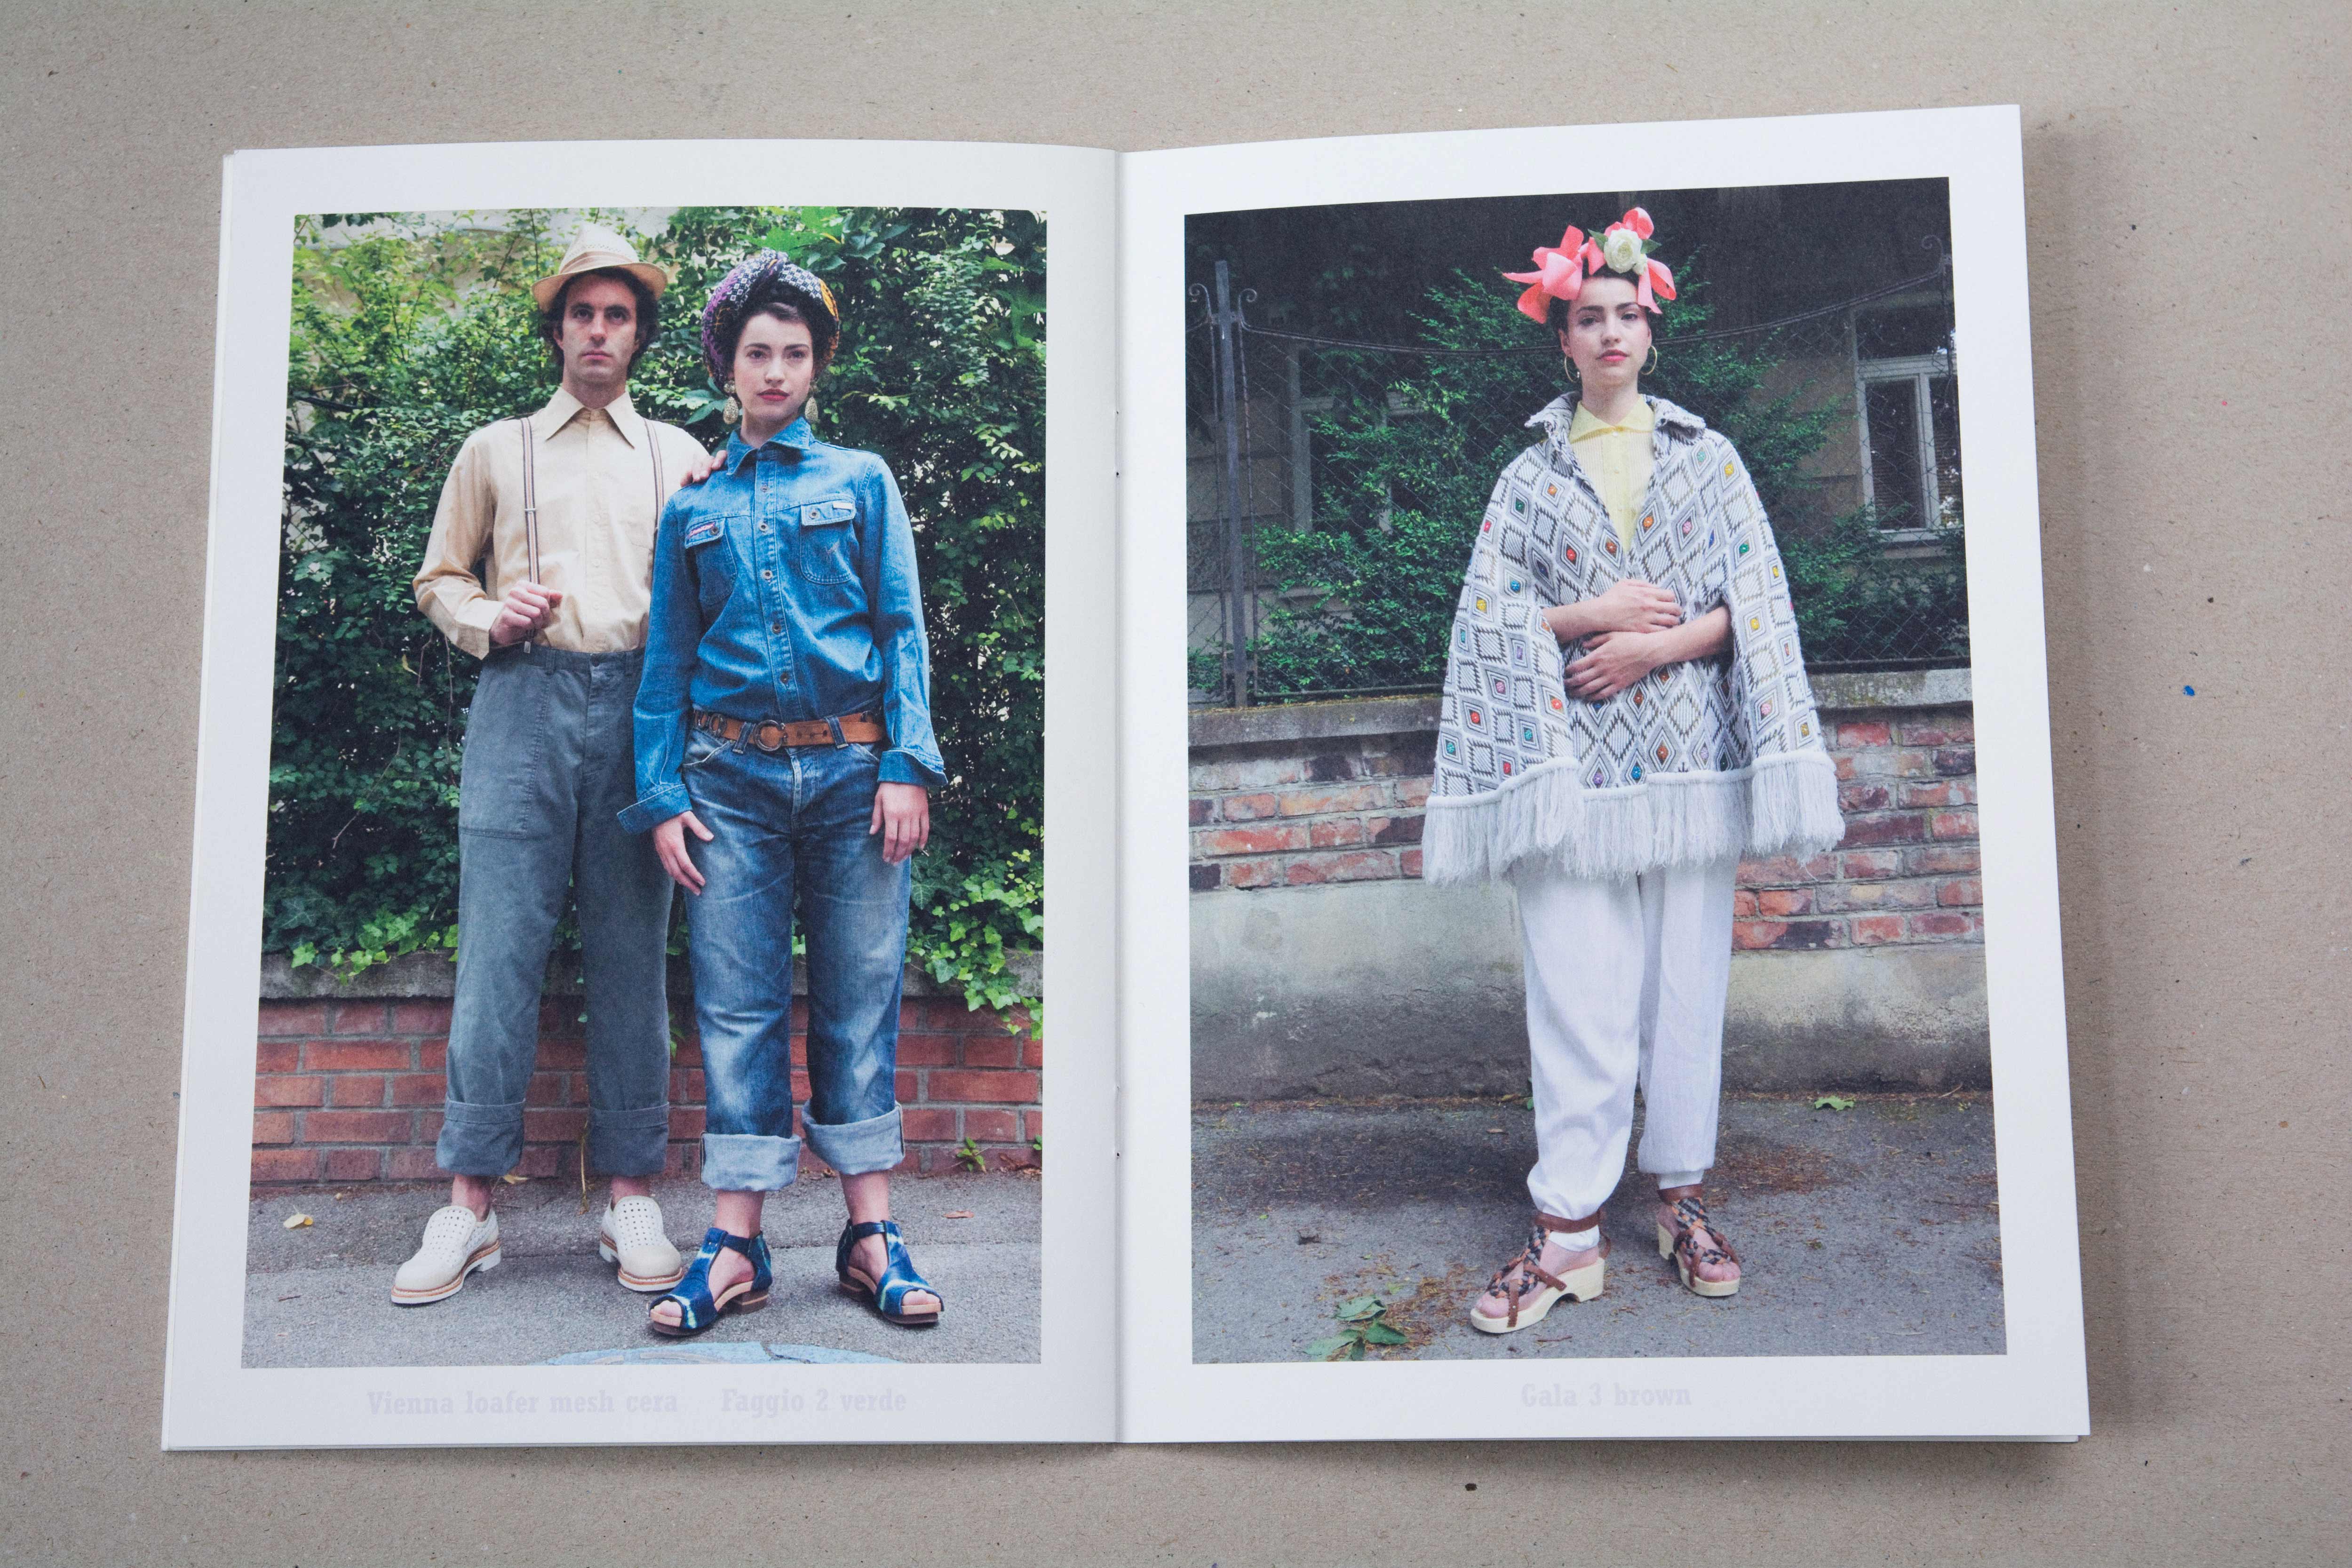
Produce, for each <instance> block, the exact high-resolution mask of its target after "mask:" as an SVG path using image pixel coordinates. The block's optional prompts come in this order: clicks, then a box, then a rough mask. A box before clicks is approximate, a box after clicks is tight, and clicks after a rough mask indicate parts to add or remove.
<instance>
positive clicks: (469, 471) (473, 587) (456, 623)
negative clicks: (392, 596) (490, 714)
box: [412, 432, 499, 658]
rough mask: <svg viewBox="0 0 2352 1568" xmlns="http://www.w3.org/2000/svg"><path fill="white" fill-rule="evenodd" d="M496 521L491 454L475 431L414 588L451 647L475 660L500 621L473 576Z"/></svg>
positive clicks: (461, 451)
mask: <svg viewBox="0 0 2352 1568" xmlns="http://www.w3.org/2000/svg"><path fill="white" fill-rule="evenodd" d="M497 517H498V493H497V489H496V488H495V486H494V485H493V484H492V482H491V476H490V468H489V454H488V453H487V452H486V451H484V450H483V447H482V438H481V436H480V434H479V433H478V432H477V433H476V434H475V435H472V436H469V437H467V439H466V443H465V445H464V446H462V447H458V448H457V461H455V462H454V463H452V464H450V465H449V477H448V479H446V480H445V481H443V483H442V486H441V502H440V505H439V506H438V507H437V508H436V509H435V510H434V513H433V531H432V533H431V535H430V536H429V537H427V539H426V540H425V561H424V563H423V564H422V565H420V566H419V567H418V568H417V571H416V579H415V583H414V584H412V587H413V589H414V591H415V595H416V607H417V608H418V609H421V610H423V611H424V612H425V615H426V616H428V617H430V618H431V620H432V622H433V624H434V625H435V626H437V627H439V628H440V630H441V635H442V636H443V637H447V638H448V639H449V641H450V642H451V644H453V645H454V646H455V647H457V648H458V649H460V650H461V651H463V652H466V653H469V654H472V655H473V656H474V657H475V658H488V657H489V653H490V627H491V626H494V625H495V624H497V621H498V618H499V602H498V601H497V600H496V599H494V598H492V597H490V595H488V593H487V592H486V591H485V590H484V588H483V585H482V581H481V579H480V578H479V577H478V576H476V575H475V574H474V565H475V563H477V562H478V561H479V560H480V559H481V558H482V555H483V552H484V549H485V547H486V546H487V545H488V542H489V540H490V530H491V526H492V524H493V523H494V522H495V521H496V520H497Z"/></svg>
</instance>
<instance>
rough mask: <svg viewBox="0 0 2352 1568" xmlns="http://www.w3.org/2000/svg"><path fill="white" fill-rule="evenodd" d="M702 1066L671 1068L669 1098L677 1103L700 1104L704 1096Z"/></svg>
mask: <svg viewBox="0 0 2352 1568" xmlns="http://www.w3.org/2000/svg"><path fill="white" fill-rule="evenodd" d="M704 1092H705V1091H704V1089H703V1082H702V1069H701V1068H670V1069H669V1098H670V1101H671V1103H673V1104H677V1105H699V1104H701V1103H702V1100H703V1096H704Z"/></svg>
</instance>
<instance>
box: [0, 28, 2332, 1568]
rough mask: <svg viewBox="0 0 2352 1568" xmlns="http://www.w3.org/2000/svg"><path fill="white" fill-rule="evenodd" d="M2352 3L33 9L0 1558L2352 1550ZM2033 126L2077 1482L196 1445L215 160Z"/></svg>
mask: <svg viewBox="0 0 2352 1568" xmlns="http://www.w3.org/2000/svg"><path fill="white" fill-rule="evenodd" d="M2332 9H2333V8H2331V7H2326V6H2321V5H2301V6H2295V5H2208V6H2195V5H2114V4H2101V5H2048V4H2008V3H2004V4H1998V5H1952V4H1949V3H1948V0H1885V3H1879V4H1862V3H1860V0H1854V3H1850V4H1812V5H1765V4H1761V3H1759V0H1734V3H1713V4H1684V3H1669V0H1652V3H1649V4H1643V5H1620V6H1617V7H1614V8H1612V9H1611V10H1609V11H1607V12H1606V13H1602V12H1599V11H1596V10H1593V9H1591V8H1586V7H1566V6H1554V5H1541V4H1536V3H1528V0H1522V3H1518V4H1480V3H1455V4H1446V5H1438V4H1418V5H1387V4H1380V3H1377V0H1357V3H1355V4H1352V5H1348V4H1322V5H1295V6H1293V5H1271V6H1265V7H1261V6H1254V5H1162V4H1119V5H1114V4H1094V5H1081V4H1061V3H1055V4H1047V3H1043V0H1037V3H1027V4H1023V3H1010V0H1008V3H1005V4H997V5H982V4H957V5H929V6H917V5H876V4H873V3H871V0H834V3H833V4H831V5H823V6H817V5H802V4H797V3H792V0H771V3H767V4H761V5H746V6H742V7H740V8H732V9H730V8H728V7H722V6H717V5H706V4H697V3H691V0H684V3H676V4H668V5H645V4H624V3H611V4H604V5H580V4H543V5H536V6H530V7H525V6H522V5H514V4H507V3H499V0H489V3H486V4H478V5H446V4H445V5H426V4H417V3H414V0H380V3H376V4H370V5H360V4H335V3H332V0H313V3H309V4H290V3H286V0H252V3H249V4H228V3H225V0H186V3H184V4H178V5H170V6H164V5H130V4H121V3H114V4H87V3H84V4H64V3H58V4H51V5H26V4H24V3H23V0H11V3H10V4H8V5H6V6H5V10H0V37H5V40H6V41H5V51H0V83H5V86H0V130H4V131H5V153H6V155H5V158H0V224H5V249H4V250H0V253H4V254H5V258H6V264H7V274H8V276H9V277H10V278H11V279H13V280H14V282H15V287H16V299H15V300H13V301H12V302H11V303H10V304H9V306H8V307H7V308H6V310H5V313H0V321H5V328H0V355H5V375H0V396H5V400H6V407H7V417H6V418H5V420H0V444H5V454H6V464H5V471H6V472H7V473H9V474H10V475H11V476H12V482H11V483H10V485H9V486H8V491H7V498H6V500H5V503H0V527H5V542H0V547H5V552H6V555H5V559H6V560H7V563H8V565H7V568H6V570H5V573H0V626H5V628H6V636H5V654H0V660H5V663H4V664H0V702H5V713H6V720H5V734H6V736H7V743H6V745H5V747H0V771H4V772H5V779H6V785H5V799H6V801H7V809H8V819H9V822H10V825H11V831H10V832H9V833H8V834H7V836H6V843H5V848H0V887H5V889H7V894H8V896H7V898H6V899H5V903H4V904H0V932H5V945H0V953H5V983H4V984H5V991H0V999H5V1016H0V1039H5V1050H0V1086H5V1090H0V1104H5V1111H0V1117H5V1142H0V1149H5V1169H6V1185H5V1190H0V1225H5V1257H7V1258H10V1259H11V1260H12V1261H11V1264H10V1279H9V1287H10V1289H8V1291H7V1293H6V1295H7V1300H8V1302H9V1311H8V1313H7V1316H6V1321H5V1327H0V1366H5V1373H0V1417H4V1418H0V1449H5V1458H0V1495H5V1504H0V1560H5V1561H9V1562H43V1563H306V1564H307V1563H328V1562H333V1563H426V1562H439V1563H452V1562H462V1563H565V1564H576V1563H603V1562H613V1561H618V1560H621V1559H622V1558H623V1557H624V1556H627V1555H635V1552H633V1551H632V1547H633V1546H636V1547H638V1548H639V1549H640V1550H643V1551H644V1552H645V1555H644V1558H643V1560H645V1561H660V1562H698V1561H708V1562H712V1563H722V1562H723V1563H737V1562H752V1561H758V1562H795V1563H797V1562H811V1563H814V1562H820V1561H822V1562H826V1563H940V1564H954V1565H959V1568H962V1565H970V1564H978V1563H1062V1562H1105V1563H1129V1562H1133V1563H1147V1562H1148V1563H1158V1562H1168V1563H1224V1564H1228V1565H1231V1564H1235V1563H1297V1562H1342V1563H1358V1562H1360V1563H1407V1562H1410V1563H1575V1562H1585V1561H1601V1560H1610V1561H1635V1562H1661V1563H1664V1562H1684V1561H1687V1562H1691V1563H1731V1562H1738V1563H1749V1564H1759V1563H1806V1564H1822V1563H1886V1562H1898V1563H1953V1562H1967V1563H1977V1562H1990V1563H2069V1564H2088V1563H2129V1562H2138V1561H2148V1560H2153V1559H2156V1558H2158V1557H2159V1556H2160V1557H2161V1558H2162V1559H2164V1560H2166V1561H2170V1562H2177V1563H2190V1562H2237V1563H2317V1562H2323V1561H2326V1562H2343V1561H2345V1560H2346V1558H2347V1552H2352V1545H2347V1542H2346V1541H2345V1540H2344V1538H2343V1532H2344V1531H2346V1529H2347V1504H2346V1498H2347V1495H2352V1488H2347V1485H2346V1477H2347V1471H2348V1470H2352V1466H2347V1460H2352V1443H2347V1433H2352V1405H2347V1403H2346V1400H2347V1378H2346V1374H2345V1373H2344V1371H2343V1366H2344V1362H2343V1360H2342V1354H2343V1346H2344V1343H2345V1340H2346V1333H2345V1330H2346V1326H2347V1322H2346V1320H2347V1301H2352V1294H2347V1290H2346V1286H2347V1268H2346V1260H2347V1247H2346V1242H2345V1237H2346V1234H2347V1222H2346V1220H2345V1217H2344V1215H2343V1214H2342V1212H2341V1209H2340V1207H2339V1205H2338V1203H2337V1200H2339V1199H2340V1198H2341V1196H2342V1194H2343V1193H2344V1190H2345V1175H2346V1159H2345V1152H2346V1149H2347V1096H2346V1092H2345V1088H2344V1072H2345V1069H2346V1065H2347V1064H2346V1058H2347V1035H2352V1030H2347V1021H2346V1020H2347V1013H2352V1005H2347V1004H2352V996H2347V990H2352V987H2347V970H2352V963H2347V952H2352V925H2348V924H2347V913H2352V911H2347V898H2346V894H2345V890H2344V889H2345V884H2346V879H2347V872H2352V854H2347V841H2348V840H2352V835H2347V830H2346V827H2345V822H2344V817H2343V816H2342V812H2343V808H2344V805H2345V804H2346V795H2347V792H2346V786H2345V780H2346V778H2347V774H2352V741H2348V740H2347V734H2352V731H2347V722H2352V713H2347V705H2352V704H2347V690H2352V679H2347V678H2352V655H2347V638H2346V637H2345V634H2344V629H2343V628H2344V616H2345V606H2346V605H2347V601H2352V571H2347V560H2352V549H2347V543H2352V532H2348V531H2347V510H2352V501H2347V499H2346V497H2347V475H2352V442H2347V434H2352V432H2347V420H2346V418H2345V415H2344V412H2343V410H2344V407H2345V402H2346V398H2347V395H2352V378H2347V370H2346V364H2347V347H2352V344H2347V335H2352V334H2347V321H2352V315H2347V310H2346V307H2345V300H2346V299H2347V292H2352V290H2347V256H2352V227H2348V226H2347V190H2352V159H2347V151H2346V149H2347V146H2352V135H2348V134H2347V129H2348V128H2347V123H2346V119H2347V114H2346V107H2345V105H2346V101H2347V91H2346V89H2347V80H2352V72H2347V29H2346V27H2345V26H2344V24H2343V22H2342V20H2341V17H2340V16H2336V19H2334V20H2330V19H2329V14H2330V12H2331V11H2332ZM1604 16H1605V19H1606V26H1607V30H1606V35H1605V47H1603V48H1601V50H1599V51H1597V52H1592V51H1583V50H1580V48H1579V47H1578V37H1579V34H1580V30H1582V29H1587V28H1592V27H1594V26H1595V24H1596V18H1601V17H1604ZM1596 36H1600V35H1598V34H1596ZM1992 102H2016V103H2019V104H2021V105H2022V106H2023V110H2024V126H2025V181H2026V204H2027V209H2028V221H2029V224H2030V227H2031V237H2032V287H2033V322H2032V329H2033V348H2034V363H2035V368H2036V372H2037V381H2036V384H2035V387H2034V395H2035V401H2036V405H2037V406H2038V408H2039V409H2040V410H2041V416H2042V426H2041V432H2042V434H2041V447H2040V458H2041V474H2042V526H2043V531H2044V547H2043V559H2044V563H2045V568H2046V571H2047V573H2048V625H2049V636H2050V679H2051V697H2052V710H2053V719H2052V722H2053V730H2054V735H2053V740H2054V742H2055V748H2056V770H2057V776H2056V785H2057V799H2058V808H2059V820H2058V842H2059V850H2060V858H2061V867H2062V892H2063V900H2064V910H2065V922H2064V934H2065V943H2066V980H2067V995H2068V998H2069V1001H2070V1005H2071V1008H2072V1016H2071V1017H2070V1020H2069V1024H2070V1028H2071V1031H2072V1037H2073V1069H2074V1131H2075V1137H2076V1141H2077V1147H2078V1153H2079V1181H2080V1185H2081V1194H2082V1204H2083V1221H2084V1226H2083V1235H2084V1283H2085V1289H2086V1295H2087V1300H2088V1331H2089V1343H2090V1375H2091V1408H2092V1421H2093V1425H2094V1427H2095V1434H2094V1436H2092V1437H2091V1438H2090V1439H2089V1440H2087V1441H2085V1442H2084V1443H2081V1444H2078V1445H2074V1446H1979V1445H1932V1444H1921V1445H1884V1446H1869V1447H1857V1446H1842V1445H1840V1446H1832V1445H1783V1444H1768V1443H1757V1444H1745V1445H1733V1444H1721V1445H1686V1446H1650V1445H1640V1444H1621V1445H1590V1446H1571V1445H1564V1444H1552V1445H1531V1446H1525V1447H1491V1448H1481V1447H1476V1446H1473V1445H1469V1444H1452V1445H1443V1444H1429V1445H1403V1444H1364V1445H1345V1444H1340V1445H1325V1446H1306V1447H1218V1448H1208V1447H1201V1448H1148V1447H1128V1448H1107V1447H1090V1448H1068V1447H1060V1448H1017V1449H1002V1450H1000V1449H989V1448H981V1447H960V1448H944V1447H943V1448H929V1449H921V1448H918V1449H895V1450H882V1451H873V1450H869V1451H855V1450H845V1449H844V1450H799V1451H787V1450H758V1449H740V1450H705V1451H693V1452H676V1451H578V1452H561V1451H522V1452H489V1453H469V1452H410V1453H320V1454H277V1455H268V1454H248V1455H243V1456H232V1455H226V1454H223V1455H192V1454H184V1455H175V1456H165V1455H163V1454H162V1453H161V1452H159V1451H158V1448H157V1438H156V1434H157V1420H158V1407H159V1399H160V1389H161V1367H162V1361H163V1305H164V1290H165V1279H164V1266H165V1259H166V1255H167V1248H168V1245H169V1237H170V1226H171V1202H172V1194H171V1172H172V1161H173V1137H174V1121H173V1100H172V1090H173V1087H174V1085H175V1083H176V1079H177V1074H178V1071H179V1028H180V1019H179V1009H180V998H181V985H182V979H183V976H182V952H183V950H184V940H185V934H186V933H185V930H184V922H185V918H186V916H185V911H186V909H187V886H188V883H187V872H188V854H189V831H190V823H191V820H192V813H193V807H194V802H193V796H192V789H191V779H192V775H193V763H194V741H195V692H196V664H197V653H198V636H199V628H200V626H201V618H202V617H201V612H202V593H203V584H202V572H203V564H204V552H205V494H206V466H205V465H206V451H207V444H208V440H209V434H210V429H211V417H212V410H211V387H212V347H213V321H214V285H215V262H216V256H217V243H218V230H217V215H218V201H219V192H220V158H221V155H222V154H223V153H226V152H228V151H230V150H232V149H234V148H238V147H267V146H314V145H324V144H333V143H349V142H402V141H411V140H446V141H493V140H499V139H507V138H517V139H520V138H562V137H595V138H604V137H684V136H751V135H791V134H796V133H798V134H814V135H840V136H857V137H940V138H959V139H974V140H990V141H1025V142H1079V143H1087V144H1091V145H1097V146H1108V147H1115V148H1121V149H1140V148H1150V147H1161V146H1179V145H1187V144H1193V143H1202V142H1226V141H1244V140H1255V139H1260V138H1274V137H1289V136H1308V135H1333V134H1347V133H1353V132H1381V131H1425V130H1451V129H1456V128H1464V127H1478V126H1500V125H1518V124H1543V123H1557V122H1562V121H1577V122H1583V121H1633V120H1652V119H1659V120H1663V119H1680V118H1707V117H1720V116H1733V115H1750V114H1784V113H1795V112H1806V111H1819V110H1868V109H1895V108H1912V107H1920V106H1927V105H1940V104H1969V103H1992ZM2191 649H2193V650H2194V653H2195V656H2196V657H2195V659H2194V662H2193V664H2191V663H2189V661H2187V660H2186V659H2185V658H2184V657H2183V655H2184V652H2185V651H2186V650H2191ZM2184 668H2188V669H2193V671H2194V674H2193V676H2192V677H2189V679H2195V681H2196V683H2197V686H2198V690H2199V693H2200V695H2199V696H2198V697H2197V698H2196V699H2195V700H2185V699H2184V698H2183V697H2182V695H2181V692H2180V686H2181V683H2182V679H2184V678H2183V676H2182V675H2181V674H2180V673H2179V671H2180V670H2182V669H2184ZM2283 1123H2291V1125H2282V1124H2283ZM1474 1485H1475V1489H1473V1487H1474ZM1570 1509H1572V1510H1573V1511H1574V1512H1575V1513H1576V1514H1577V1515H1580V1516H1581V1518H1582V1519H1583V1520H1584V1521H1586V1522H1585V1523H1584V1524H1583V1525H1581V1526H1580V1527H1578V1528H1570V1527H1569V1526H1567V1525H1564V1524H1562V1523H1560V1522H1559V1518H1560V1516H1561V1513H1562V1512H1563V1511H1564V1510H1570ZM1675 1520H1680V1521H1686V1522H1687V1523H1688V1524H1689V1525H1692V1526H1696V1524H1698V1523H1699V1522H1700V1521H1709V1522H1711V1524H1712V1526H1713V1528H1712V1529H1711V1530H1708V1531H1706V1532H1704V1533H1702V1532H1700V1531H1697V1530H1696V1529H1684V1530H1676V1529H1674V1528H1672V1527H1671V1523H1670V1521H1675ZM703 1531H715V1536H714V1540H713V1544H712V1546H711V1549H710V1550H709V1552H708V1553H707V1554H702V1553H697V1552H693V1551H692V1550H691V1537H692V1536H693V1535H694V1534H696V1533H698V1532H703Z"/></svg>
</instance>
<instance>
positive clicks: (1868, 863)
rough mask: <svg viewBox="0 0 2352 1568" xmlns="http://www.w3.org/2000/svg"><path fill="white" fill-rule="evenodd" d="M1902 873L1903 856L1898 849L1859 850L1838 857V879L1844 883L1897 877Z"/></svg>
mask: <svg viewBox="0 0 2352 1568" xmlns="http://www.w3.org/2000/svg"><path fill="white" fill-rule="evenodd" d="M1902 873H1903V854H1902V851H1900V850H1897V849H1857V850H1855V851H1854V852H1853V853H1852V854H1850V855H1841V856H1839V857H1838V877H1839V879H1841V880H1843V881H1849V882H1851V881H1856V880H1860V879H1865V878H1871V877H1897V876H1900V875H1902Z"/></svg>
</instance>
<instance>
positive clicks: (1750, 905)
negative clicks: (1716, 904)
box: [1731, 888, 1756, 920]
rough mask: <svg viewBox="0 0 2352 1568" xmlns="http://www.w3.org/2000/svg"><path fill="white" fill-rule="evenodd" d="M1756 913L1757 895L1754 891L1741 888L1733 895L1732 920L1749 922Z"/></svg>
mask: <svg viewBox="0 0 2352 1568" xmlns="http://www.w3.org/2000/svg"><path fill="white" fill-rule="evenodd" d="M1755 913H1756V895H1755V894H1754V893H1753V892H1752V891H1750V890H1749V889H1746V888H1741V889H1738V890H1737V891H1735V892H1734V893H1733V894H1732V895H1731V917H1732V919H1734V920H1747V919H1750V918H1752V917H1753V916H1754V915H1755Z"/></svg>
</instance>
